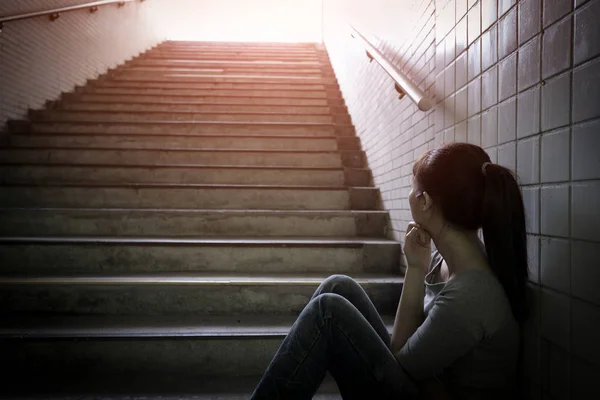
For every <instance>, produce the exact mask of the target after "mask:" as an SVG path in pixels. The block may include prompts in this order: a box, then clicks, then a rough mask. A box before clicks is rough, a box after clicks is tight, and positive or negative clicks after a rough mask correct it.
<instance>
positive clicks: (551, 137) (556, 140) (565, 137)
mask: <svg viewBox="0 0 600 400" xmlns="http://www.w3.org/2000/svg"><path fill="white" fill-rule="evenodd" d="M569 131H570V130H569V128H567V129H561V130H558V131H552V132H548V133H547V134H544V135H543V136H542V165H541V181H542V182H544V183H547V182H564V181H568V180H569V176H570V157H569V153H568V152H566V151H565V150H567V149H569V141H570V137H569Z"/></svg>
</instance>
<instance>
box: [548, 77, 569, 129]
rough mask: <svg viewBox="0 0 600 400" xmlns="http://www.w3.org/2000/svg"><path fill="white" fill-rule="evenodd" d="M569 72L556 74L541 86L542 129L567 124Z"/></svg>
mask: <svg viewBox="0 0 600 400" xmlns="http://www.w3.org/2000/svg"><path fill="white" fill-rule="evenodd" d="M570 80H571V73H570V72H569V73H566V74H563V75H561V76H558V77H556V78H554V79H552V80H550V81H548V82H546V84H545V85H544V86H542V131H547V130H550V129H554V128H558V127H561V126H565V125H568V124H569V119H570V118H569V111H570V106H571V104H570V103H571V102H570V98H571V82H570Z"/></svg>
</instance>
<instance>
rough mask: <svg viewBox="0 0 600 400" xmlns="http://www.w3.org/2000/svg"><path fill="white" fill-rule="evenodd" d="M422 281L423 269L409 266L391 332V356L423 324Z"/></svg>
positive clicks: (423, 292) (423, 279)
mask: <svg viewBox="0 0 600 400" xmlns="http://www.w3.org/2000/svg"><path fill="white" fill-rule="evenodd" d="M424 281H425V269H423V268H420V267H411V266H410V265H409V266H408V268H407V269H406V275H405V276H404V285H403V287H402V294H401V295H400V303H399V304H398V310H397V311H396V318H395V319H394V328H393V330H392V345H391V350H392V353H393V354H396V353H398V352H399V351H400V349H401V348H402V346H404V344H405V343H406V341H407V340H408V338H409V337H411V335H412V334H413V333H415V331H416V330H417V328H418V327H419V326H420V325H421V324H422V323H423V320H424V313H423V299H424V297H425V283H424Z"/></svg>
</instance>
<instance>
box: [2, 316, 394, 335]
mask: <svg viewBox="0 0 600 400" xmlns="http://www.w3.org/2000/svg"><path fill="white" fill-rule="evenodd" d="M382 319H383V320H384V323H385V324H386V327H387V328H388V331H390V332H391V329H392V326H393V323H394V316H393V315H382ZM295 320H296V316H294V315H257V316H253V315H229V316H191V317H190V316H178V317H169V316H161V317H155V316H150V317H148V316H127V317H121V316H61V317H57V316H49V317H37V316H36V317H18V318H11V317H8V318H6V319H5V320H4V321H3V323H2V326H0V338H82V337H86V338H90V337H93V338H141V337H147V338H151V337H157V338H174V337H184V338H185V337H187V338H189V337H222V338H227V337H252V336H260V337H265V336H275V337H277V336H285V335H286V334H287V333H288V332H289V330H290V328H291V326H292V325H293V323H294V321H295Z"/></svg>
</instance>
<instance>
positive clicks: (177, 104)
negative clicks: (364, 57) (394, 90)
mask: <svg viewBox="0 0 600 400" xmlns="http://www.w3.org/2000/svg"><path fill="white" fill-rule="evenodd" d="M68 104H71V105H73V104H110V105H120V106H123V105H130V104H132V103H131V102H112V101H102V100H78V101H73V102H69V103H68ZM133 104H135V103H133ZM142 104H144V105H155V106H243V107H298V108H308V107H323V108H330V107H331V106H329V105H306V104H243V103H187V102H186V103H184V102H181V103H172V102H162V103H161V102H154V103H150V102H144V103H142ZM62 110H64V109H62ZM69 111H71V110H69ZM78 111H86V110H78Z"/></svg>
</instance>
